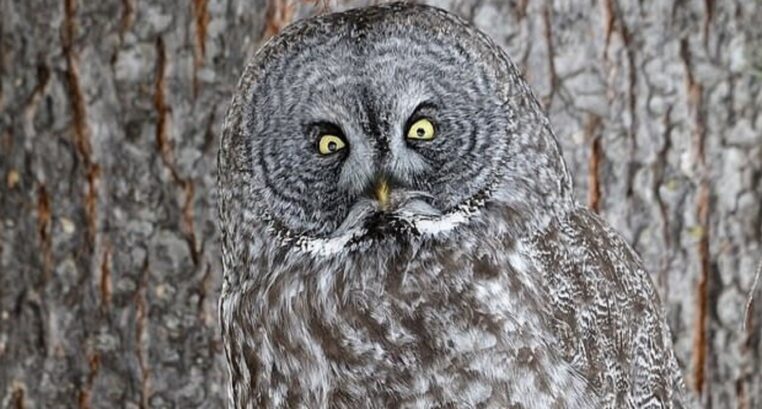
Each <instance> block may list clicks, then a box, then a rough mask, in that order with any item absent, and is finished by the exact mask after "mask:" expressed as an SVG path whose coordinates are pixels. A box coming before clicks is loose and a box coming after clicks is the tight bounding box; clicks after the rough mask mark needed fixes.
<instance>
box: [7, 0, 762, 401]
mask: <svg viewBox="0 0 762 409" xmlns="http://www.w3.org/2000/svg"><path fill="white" fill-rule="evenodd" d="M367 3H369V2H368V1H357V2H345V1H338V4H337V0H333V1H319V2H313V1H298V0H193V1H187V2H176V1H169V0H164V1H158V0H99V1H85V0H0V175H1V176H2V179H1V180H0V182H1V183H0V407H9V408H48V407H79V408H95V407H98V408H101V407H102V408H107V407H129V408H145V407H181V408H186V407H222V406H223V405H224V403H225V397H226V396H225V395H226V391H225V383H226V377H227V370H226V368H225V363H224V359H223V356H222V348H221V342H220V336H219V330H218V323H217V314H216V303H217V297H218V290H219V286H220V278H221V269H220V260H219V258H220V255H219V242H218V235H217V230H216V207H215V190H214V187H215V178H216V176H215V158H216V152H217V145H218V143H219V135H220V128H221V122H222V119H223V116H224V112H225V109H226V105H227V103H228V101H229V99H230V96H231V94H232V91H233V90H234V89H235V86H236V84H237V81H238V76H239V75H240V73H241V70H242V68H243V66H244V64H245V62H246V60H247V59H248V58H249V57H251V56H252V55H253V54H254V52H255V51H256V50H257V48H258V47H259V46H260V45H261V44H262V41H263V40H264V39H266V38H267V37H269V36H271V35H272V34H274V33H276V32H277V31H278V30H280V29H281V28H282V27H283V26H285V25H286V24H288V23H289V22H290V21H292V20H293V19H296V18H300V17H304V16H307V15H311V14H315V13H319V12H323V11H325V10H326V9H334V10H338V9H344V8H347V7H351V6H357V5H361V4H367ZM430 3H432V4H435V5H438V6H440V7H444V8H448V9H451V10H454V11H456V12H457V13H458V14H460V15H461V16H463V17H464V18H466V19H467V20H470V21H472V22H473V23H474V24H476V25H477V26H478V27H480V28H482V29H483V30H484V31H486V32H487V33H488V34H489V35H491V36H492V37H493V38H494V39H495V41H497V42H498V43H499V44H502V45H503V46H504V47H505V48H506V49H507V50H508V52H509V53H510V55H511V56H512V57H513V59H514V60H515V61H516V62H517V63H518V64H519V66H520V67H522V68H523V69H524V71H525V73H526V77H527V79H528V80H529V82H530V83H531V84H532V86H533V88H534V89H535V91H536V94H537V96H538V98H539V99H540V100H541V101H542V102H543V103H544V104H545V107H546V108H547V110H548V112H549V114H550V117H551V122H552V123H553V125H554V128H555V130H556V132H557V134H558V136H559V139H560V140H561V143H562V146H563V148H564V150H565V156H566V159H567V161H568V162H569V164H570V166H571V169H572V171H573V173H574V174H575V181H576V191H577V195H578V198H579V200H580V201H583V202H587V203H588V204H589V206H590V207H592V208H593V209H595V210H596V211H598V212H599V213H600V214H601V215H602V216H603V217H605V218H606V219H607V220H608V221H609V222H610V223H611V224H612V225H614V226H615V227H616V228H617V229H619V230H620V231H621V232H622V233H623V234H624V235H625V237H626V238H627V239H628V240H629V241H630V242H631V243H632V244H633V245H634V246H635V247H636V249H637V250H638V252H639V253H640V254H641V255H642V257H643V259H644V261H645V263H646V265H647V267H648V268H649V270H650V271H651V273H652V277H653V279H654V282H655V283H656V285H657V287H658V289H659V291H660V294H661V296H662V299H663V300H664V301H665V309H666V310H667V316H668V319H669V323H670V326H671V328H672V333H673V338H674V342H675V347H676V350H677V354H678V358H679V361H680V364H681V365H682V366H683V368H684V370H685V375H686V380H687V382H688V384H689V385H690V387H691V388H692V389H693V390H694V391H696V392H697V396H699V400H700V401H701V402H702V403H703V405H704V406H705V407H708V408H758V407H762V363H761V362H762V361H761V360H760V358H761V355H762V336H761V335H762V301H759V298H761V296H760V294H761V293H762V292H758V297H757V298H758V300H757V302H756V303H755V304H754V306H753V308H752V314H751V315H750V320H749V322H748V324H749V325H748V326H747V328H745V329H744V328H742V324H743V323H744V305H745V302H746V294H747V293H748V291H749V289H750V288H751V284H752V279H753V273H754V269H755V264H756V263H757V262H758V261H759V259H760V257H762V205H761V203H762V115H761V111H762V18H760V16H762V3H760V2H759V1H758V0H751V1H749V0H725V1H715V0H671V1H663V2H643V1H640V0H574V1H571V0H555V1H552V0H513V1H504V0H449V1H448V0H441V1H430Z"/></svg>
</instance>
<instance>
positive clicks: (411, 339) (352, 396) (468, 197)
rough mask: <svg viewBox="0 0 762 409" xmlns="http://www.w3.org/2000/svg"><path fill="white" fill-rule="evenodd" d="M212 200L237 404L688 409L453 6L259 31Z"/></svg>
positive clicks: (649, 332) (632, 267)
mask: <svg viewBox="0 0 762 409" xmlns="http://www.w3.org/2000/svg"><path fill="white" fill-rule="evenodd" d="M219 191H220V221H221V227H222V229H221V230H222V242H223V243H222V244H223V266H224V270H225V277H224V283H223V291H222V297H221V300H220V318H221V322H222V332H223V338H224V341H225V350H226V356H227V361H228V365H229V369H230V375H231V383H230V390H229V392H230V402H231V405H232V406H233V407H240V408H248V407H262V408H280V407H284V408H285V407H288V408H292V407H293V408H299V407H305V408H361V407H368V408H387V407H411V408H435V407H437V408H438V407H453V408H471V407H474V408H476V407H485V408H492V407H494V408H509V407H510V408H599V407H605V408H647V407H648V408H657V407H664V408H667V407H673V408H682V407H684V406H685V404H684V403H683V392H682V380H681V377H680V373H679V369H678V368H677V364H676V361H675V358H674V354H673V352H672V346H671V340H670V336H669V330H668V328H667V326H666V324H665V322H664V317H663V313H662V312H661V310H660V306H659V300H658V298H657V296H656V294H655V292H654V290H653V287H652V285H651V283H650V280H649V278H648V275H647V273H646V272H645V271H644V270H643V269H642V267H641V263H640V262H639V260H638V259H637V256H636V255H635V254H634V252H633V251H632V249H631V248H630V247H629V246H628V245H627V244H626V243H625V242H624V241H623V240H622V239H621V238H620V237H619V236H618V235H617V234H616V233H614V232H613V231H611V230H610V229H609V228H607V227H606V226H605V223H604V222H602V221H601V220H600V219H598V218H597V217H595V216H593V215H591V214H590V212H589V211H588V210H587V209H585V208H583V207H580V206H578V205H577V204H575V201H574V198H573V195H572V189H571V178H570V176H569V174H568V171H567V169H566V166H565V164H564V162H563V159H562V157H561V153H560V149H559V147H558V144H557V142H556V139H555V136H554V135H553V132H552V130H551V128H550V126H549V123H548V120H547V118H546V116H545V115H544V113H543V112H542V110H541V109H540V107H539V106H538V104H537V102H536V100H535V99H534V97H533V96H532V94H531V92H530V91H529V89H528V87H527V86H526V84H525V83H524V82H523V80H522V79H521V78H520V76H519V75H518V72H517V70H516V69H515V67H514V66H513V64H512V63H511V62H510V60H509V58H508V57H507V56H506V55H505V53H504V52H502V50H500V49H499V47H497V46H495V45H494V44H493V43H492V42H491V40H489V39H488V38H487V37H486V36H484V35H483V34H481V33H480V32H479V31H477V30H476V29H474V28H472V27H471V26H469V25H468V24H466V23H464V22H463V21H461V20H460V19H458V18H457V17H454V16H452V15H450V14H449V13H446V12H444V11H442V10H439V9H435V8H431V7H425V6H417V5H410V4H392V5H386V6H376V7H370V8H366V9H359V10H351V11H348V12H345V13H339V14H333V15H327V16H321V17H317V18H313V19H309V20H305V21H302V22H299V23H296V24H294V25H292V26H290V27H289V28H287V29H286V30H285V31H284V32H283V33H282V34H280V35H279V36H277V37H276V38H274V39H273V40H271V42H270V43H268V44H267V45H266V46H265V47H264V48H263V49H262V50H261V51H260V52H259V53H258V55H257V56H256V57H255V58H254V60H253V61H252V62H251V63H250V64H249V66H248V67H247V69H246V71H245V73H244V75H243V77H242V80H241V83H240V84H239V92H238V93H237V94H236V96H235V98H234V100H233V102H232V104H231V108H230V110H229V113H228V116H227V118H226V124H225V130H224V134H223V140H222V147H221V150H220V155H219Z"/></svg>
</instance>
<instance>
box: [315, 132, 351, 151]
mask: <svg viewBox="0 0 762 409" xmlns="http://www.w3.org/2000/svg"><path fill="white" fill-rule="evenodd" d="M346 146H347V144H346V143H345V142H344V140H343V139H341V138H340V137H338V136H336V135H330V134H326V135H323V136H321V137H320V140H319V141H318V152H320V154H321V155H330V154H332V153H336V152H338V151H340V150H342V149H344V148H345V147H346Z"/></svg>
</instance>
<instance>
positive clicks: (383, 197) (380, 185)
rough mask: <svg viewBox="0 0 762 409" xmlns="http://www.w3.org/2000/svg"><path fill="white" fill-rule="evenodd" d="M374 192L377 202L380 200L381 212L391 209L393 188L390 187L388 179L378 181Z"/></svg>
mask: <svg viewBox="0 0 762 409" xmlns="http://www.w3.org/2000/svg"><path fill="white" fill-rule="evenodd" d="M374 191H375V194H376V200H378V204H379V205H380V206H381V210H386V209H387V208H388V207H389V194H390V193H391V188H390V187H389V182H388V181H387V180H386V178H381V179H379V180H378V182H377V183H376V189H375V190H374Z"/></svg>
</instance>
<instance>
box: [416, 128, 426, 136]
mask: <svg viewBox="0 0 762 409" xmlns="http://www.w3.org/2000/svg"><path fill="white" fill-rule="evenodd" d="M415 133H417V134H418V136H423V135H425V134H426V130H425V129H423V128H418V129H416V130H415Z"/></svg>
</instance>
